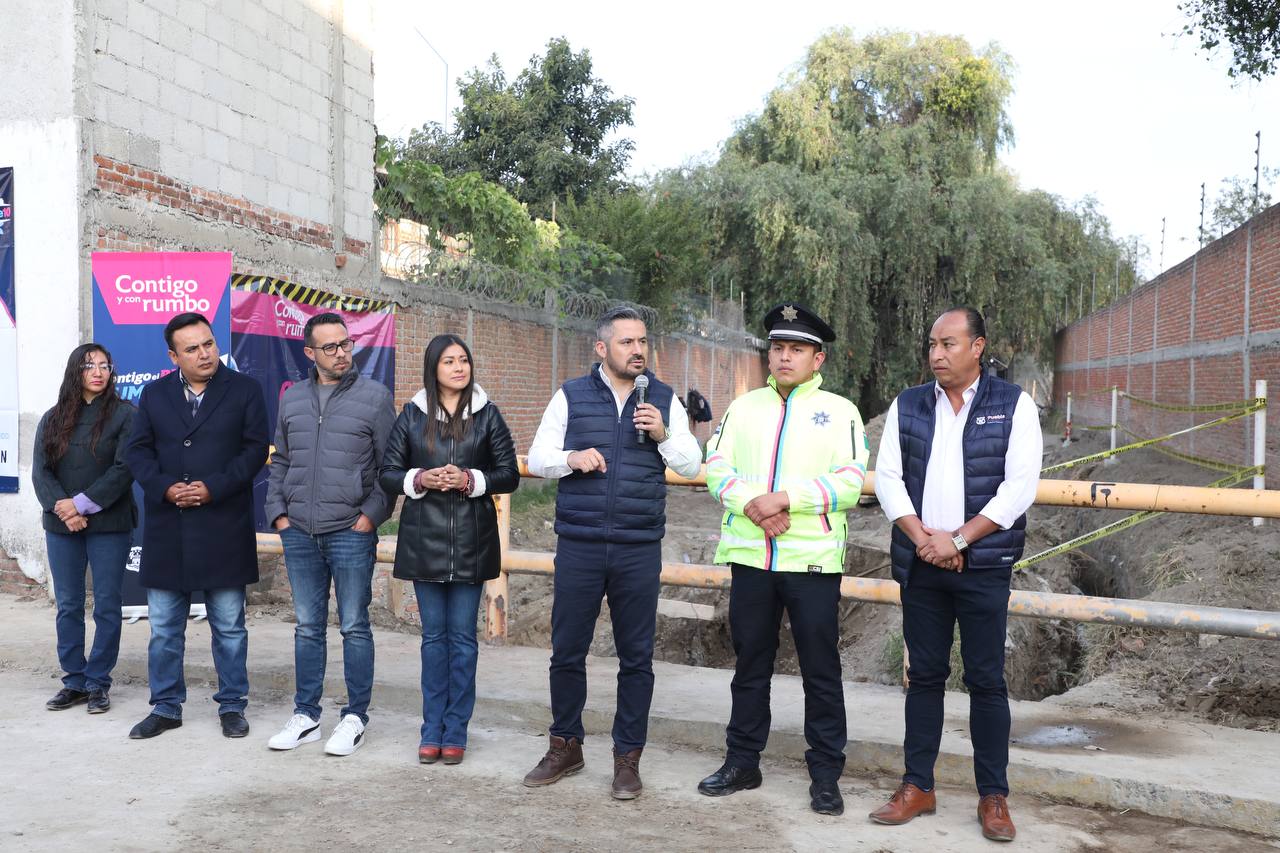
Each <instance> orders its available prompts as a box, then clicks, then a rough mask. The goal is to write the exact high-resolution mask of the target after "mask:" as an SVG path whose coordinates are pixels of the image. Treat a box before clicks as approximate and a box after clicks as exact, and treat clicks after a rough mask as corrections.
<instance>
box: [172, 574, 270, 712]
mask: <svg viewBox="0 0 1280 853" xmlns="http://www.w3.org/2000/svg"><path fill="white" fill-rule="evenodd" d="M204 606H205V611H206V612H207V613H208V614H209V628H210V630H211V632H212V634H213V637H212V645H213V667H214V669H216V670H217V671H218V692H217V693H215V694H213V701H215V702H217V703H218V713H219V714H230V713H231V712H233V711H240V712H242V713H243V711H244V709H245V707H246V706H247V705H248V704H249V670H248V667H247V665H246V662H247V658H248V655H249V632H248V631H246V630H245V627H244V587H242V586H232V587H224V588H222V589H206V590H204ZM190 612H191V593H189V592H178V591H176V590H172V589H149V590H147V619H148V620H149V621H150V622H151V642H150V644H149V645H148V646H147V679H148V680H149V681H150V682H151V704H152V706H153V707H152V709H151V711H152V713H154V714H157V715H159V716H161V717H168V718H169V719H171V720H181V719H182V703H183V702H185V701H187V682H186V679H185V678H183V672H182V659H183V656H184V654H185V653H186V647H187V616H188V615H189V614H190Z"/></svg>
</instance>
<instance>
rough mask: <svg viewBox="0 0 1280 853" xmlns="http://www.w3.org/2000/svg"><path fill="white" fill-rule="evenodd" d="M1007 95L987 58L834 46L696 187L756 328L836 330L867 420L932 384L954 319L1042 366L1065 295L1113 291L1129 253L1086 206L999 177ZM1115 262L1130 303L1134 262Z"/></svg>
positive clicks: (843, 373)
mask: <svg viewBox="0 0 1280 853" xmlns="http://www.w3.org/2000/svg"><path fill="white" fill-rule="evenodd" d="M1011 91H1012V85H1011V82H1010V62H1009V60H1008V58H1007V57H1005V56H1004V54H1002V53H1001V52H1000V51H999V50H998V49H997V48H995V47H994V46H992V47H988V48H986V49H984V50H983V51H981V52H974V51H973V50H972V49H971V48H970V47H969V46H968V44H967V43H966V42H965V41H964V40H963V39H959V38H955V37H949V36H932V35H911V34H906V33H879V34H875V35H872V36H869V37H867V38H864V39H861V40H858V39H855V38H854V37H853V35H852V34H851V33H850V32H849V31H847V30H840V31H834V32H830V33H827V34H826V35H824V36H822V37H821V38H820V39H819V40H818V41H817V42H816V43H815V44H814V45H813V46H812V47H810V49H809V51H808V54H807V56H806V59H805V61H804V62H803V63H802V65H801V67H800V68H799V70H798V71H797V72H795V73H794V74H793V75H792V76H791V77H790V78H789V79H788V80H786V81H785V82H784V83H783V85H782V86H780V87H779V88H778V89H776V90H775V91H774V92H772V93H771V94H770V95H769V97H768V99H767V101H766V104H765V107H764V109H763V111H762V112H761V114H760V115H759V116H757V117H754V118H752V119H750V120H748V121H746V122H745V123H744V124H743V125H742V126H741V128H740V129H739V131H738V132H737V133H736V134H735V135H734V136H733V137H732V138H731V139H730V140H729V142H728V143H727V144H726V146H725V151H724V153H723V155H722V157H721V158H720V160H719V161H718V162H717V163H716V164H715V165H714V166H711V167H707V168H704V169H702V170H698V171H697V172H696V173H695V174H693V175H692V176H691V177H690V180H692V181H693V182H695V183H696V184H697V185H699V187H700V190H701V194H702V197H703V198H705V199H706V203H707V210H708V216H709V218H710V221H711V223H712V228H713V262H714V263H715V264H716V265H717V266H718V267H719V268H727V269H728V270H730V274H732V275H733V276H734V277H735V279H736V280H737V281H738V282H739V283H740V284H741V286H742V287H743V289H744V293H745V297H746V301H747V304H748V306H749V310H748V316H755V317H758V316H760V315H761V313H762V312H763V311H764V310H765V309H766V308H767V307H768V306H769V305H770V304H772V303H774V302H776V301H777V300H778V299H780V298H784V297H786V298H793V299H797V300H800V301H804V302H807V303H809V304H810V305H812V306H813V307H814V308H815V309H816V310H818V311H819V312H822V313H824V314H826V315H828V316H829V317H830V318H831V319H832V321H833V325H834V326H835V327H836V329H837V330H838V332H839V338H840V339H839V341H838V342H837V344H836V346H835V348H834V352H833V353H832V356H831V358H830V359H829V361H828V365H830V367H829V368H828V372H829V374H830V378H831V380H832V381H833V382H834V384H835V385H836V387H839V388H841V389H842V390H844V391H846V392H847V393H850V394H851V396H853V397H854V398H855V399H858V400H859V402H860V403H861V404H862V405H864V406H865V407H866V408H867V409H868V410H869V411H872V412H874V411H879V410H881V409H882V408H883V407H884V406H885V405H887V402H888V401H889V400H891V399H892V398H893V396H894V395H896V394H897V392H898V391H899V390H901V389H902V388H903V387H904V386H906V385H910V384H914V383H916V382H919V381H921V380H922V379H923V378H925V376H926V375H927V374H926V373H925V371H924V370H923V365H924V360H923V334H922V333H923V332H925V331H927V329H928V327H929V325H930V323H931V321H932V319H933V317H934V316H935V315H936V314H937V313H938V312H939V311H941V310H943V309H944V308H946V307H947V306H949V305H953V304H958V303H967V304H973V305H975V306H977V307H978V308H979V309H980V310H982V311H983V312H984V313H985V314H986V315H987V316H988V320H989V329H990V330H991V332H992V337H993V344H994V345H995V348H994V349H995V351H996V352H1003V353H1004V354H1005V355H1006V356H1007V355H1008V354H1009V353H1010V352H1012V351H1026V350H1031V351H1034V352H1035V353H1036V354H1037V355H1039V356H1041V357H1048V356H1049V355H1050V353H1051V351H1052V342H1053V333H1054V330H1055V328H1056V327H1057V325H1058V323H1059V322H1060V321H1061V320H1062V319H1063V318H1064V316H1065V315H1066V314H1067V313H1068V312H1069V311H1070V312H1071V313H1073V314H1074V313H1076V312H1077V311H1079V310H1080V306H1079V302H1080V296H1079V292H1078V289H1077V290H1075V292H1073V286H1074V285H1077V284H1078V283H1079V282H1080V281H1082V280H1090V278H1091V275H1092V272H1093V271H1094V270H1096V271H1097V273H1098V275H1099V277H1102V276H1104V275H1105V276H1106V278H1105V279H1104V280H1105V281H1107V282H1111V281H1112V278H1113V268H1112V262H1113V261H1114V260H1115V259H1116V258H1118V257H1120V255H1121V253H1122V250H1121V248H1120V247H1119V246H1118V245H1117V244H1116V243H1115V241H1114V240H1113V239H1112V237H1111V235H1110V233H1109V231H1108V230H1107V228H1106V223H1105V220H1103V219H1102V218H1101V217H1100V216H1098V215H1097V214H1096V211H1095V210H1093V208H1092V206H1091V205H1084V206H1082V207H1081V208H1079V209H1071V208H1068V207H1067V206H1065V205H1064V204H1063V203H1062V202H1061V201H1059V200H1057V199H1055V198H1053V197H1051V196H1048V195H1045V194H1043V193H1026V192H1023V191H1021V190H1019V189H1018V187H1017V184H1016V181H1015V180H1014V179H1013V178H1012V177H1011V176H1010V175H1008V174H1007V173H1005V172H1004V171H1003V170H1002V169H1000V168H999V165H998V162H997V159H996V155H997V153H998V151H999V150H1000V148H1001V146H1003V145H1004V144H1006V143H1007V142H1008V141H1009V140H1010V139H1011V128H1010V127H1009V123H1008V120H1007V117H1006V115H1005V111H1004V104H1005V101H1006V100H1007V98H1008V96H1009V94H1010V92H1011ZM1121 260H1122V266H1123V288H1124V289H1128V287H1129V286H1131V285H1132V283H1133V281H1134V279H1135V275H1134V272H1133V267H1134V262H1135V260H1136V259H1134V258H1129V257H1126V258H1122V259H1121ZM1106 292H1107V293H1110V289H1108V290H1107V291H1106ZM1086 295H1088V294H1086ZM1100 304H1101V303H1100ZM1072 305H1074V306H1075V309H1074V310H1073V309H1072V307H1071V306H1072Z"/></svg>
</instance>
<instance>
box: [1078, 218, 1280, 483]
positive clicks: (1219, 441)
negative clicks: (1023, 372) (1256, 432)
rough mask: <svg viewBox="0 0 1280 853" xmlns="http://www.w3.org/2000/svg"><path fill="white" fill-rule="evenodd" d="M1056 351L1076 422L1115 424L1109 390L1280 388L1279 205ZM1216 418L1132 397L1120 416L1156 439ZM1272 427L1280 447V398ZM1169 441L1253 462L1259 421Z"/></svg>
mask: <svg viewBox="0 0 1280 853" xmlns="http://www.w3.org/2000/svg"><path fill="white" fill-rule="evenodd" d="M1246 274H1247V276H1248V280H1249V289H1248V300H1247V302H1246V299H1245V295H1246V290H1245V279H1246ZM1193 279H1194V304H1193V299H1192V297H1193V288H1192V283H1193ZM1131 314H1132V318H1133V319H1132V322H1133V333H1132V340H1130V336H1129V318H1130V315H1131ZM1246 324H1247V325H1246ZM1108 331H1110V345H1109V347H1108ZM1246 336H1247V338H1248V358H1247V359H1246V358H1245V346H1246V343H1245V341H1246ZM1054 351H1055V361H1056V370H1055V375H1054V401H1055V403H1056V405H1057V406H1058V408H1059V409H1064V408H1065V406H1066V397H1067V392H1071V394H1072V398H1073V400H1072V420H1073V421H1074V423H1075V425H1076V426H1079V425H1082V424H1106V423H1108V422H1109V421H1110V414H1111V413H1110V406H1111V403H1110V397H1109V395H1108V394H1106V393H1105V389H1107V388H1110V387H1111V386H1112V385H1115V386H1118V387H1119V388H1120V389H1122V390H1128V392H1129V393H1130V394H1132V395H1134V396H1136V397H1141V398H1145V399H1149V400H1151V399H1154V400H1158V401H1159V402H1162V403H1173V404H1187V403H1197V404H1205V403H1219V402H1230V401H1237V400H1244V399H1246V398H1248V397H1252V396H1253V383H1254V382H1255V381H1256V380H1259V379H1265V380H1267V383H1268V393H1269V395H1270V396H1273V397H1274V396H1277V395H1280V205H1276V206H1274V207H1271V208H1269V209H1268V210H1266V211H1264V212H1263V213H1261V214H1259V215H1258V216H1257V217H1255V218H1254V219H1253V220H1252V222H1251V223H1249V225H1248V226H1245V227H1242V228H1238V229H1236V230H1235V231H1233V232H1231V233H1230V234H1228V235H1227V236H1225V237H1223V238H1222V239H1220V240H1216V241H1214V242H1213V243H1210V244H1209V245H1208V246H1205V247H1204V248H1203V249H1201V250H1200V252H1199V253H1197V254H1196V255H1195V256H1194V257H1192V258H1188V259H1187V260H1185V261H1183V262H1182V263H1180V264H1178V265H1177V266H1175V267H1173V268H1171V269H1169V270H1166V271H1165V272H1164V273H1163V274H1161V275H1160V276H1159V277H1157V278H1155V279H1153V280H1152V281H1150V282H1148V283H1147V284H1145V285H1143V286H1142V287H1141V288H1139V289H1138V290H1136V291H1134V292H1133V293H1131V294H1129V295H1128V296H1126V297H1125V298H1123V299H1120V300H1118V301H1117V302H1115V303H1114V304H1113V305H1110V306H1107V307H1106V308H1102V309H1099V310H1098V311H1095V312H1094V313H1093V314H1090V315H1089V316H1087V317H1084V318H1082V319H1080V320H1078V321H1077V322H1075V323H1073V324H1071V325H1070V326H1068V327H1067V328H1065V329H1063V330H1062V331H1061V332H1059V333H1058V337H1057V340H1056V341H1055V346H1054ZM1108 356H1110V358H1111V366H1110V368H1108V366H1107V363H1106V362H1107V358H1108ZM1193 375H1194V382H1193V378H1192V377H1193ZM1099 392H1102V393H1099ZM1193 398H1194V399H1193ZM1215 417H1217V415H1216V414H1204V413H1183V412H1161V411H1153V410H1151V409H1148V408H1144V407H1140V406H1137V405H1134V404H1131V403H1124V402H1122V403H1121V407H1120V413H1119V421H1120V423H1121V424H1122V425H1124V426H1126V427H1128V428H1129V429H1131V430H1133V431H1134V432H1137V433H1139V434H1141V435H1143V436H1150V437H1154V436H1158V435H1163V434H1167V433H1170V432H1173V431H1175V430H1179V429H1184V428H1186V427H1188V426H1191V425H1193V424H1196V423H1202V422H1204V421H1207V420H1211V419H1213V418H1215ZM1267 436H1268V439H1267V453H1268V456H1271V455H1272V454H1273V453H1275V452H1276V451H1277V450H1280V405H1273V406H1271V407H1269V408H1268V411H1267ZM1170 446H1171V447H1174V448H1175V449H1178V450H1182V451H1184V452H1190V453H1194V454H1196V455H1198V456H1205V457H1209V458H1213V459H1219V460H1222V461H1227V462H1231V463H1234V464H1252V458H1253V457H1252V454H1253V438H1252V425H1251V419H1242V420H1239V421H1235V422H1233V423H1230V424H1227V425H1225V426H1221V427H1215V428H1213V429H1210V430H1204V431H1200V432H1197V433H1193V434H1192V435H1190V436H1187V437H1184V438H1180V439H1177V440H1175V441H1174V442H1172V443H1171V444H1170Z"/></svg>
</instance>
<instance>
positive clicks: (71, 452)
mask: <svg viewBox="0 0 1280 853" xmlns="http://www.w3.org/2000/svg"><path fill="white" fill-rule="evenodd" d="M101 411H102V398H101V397H98V398H97V399H95V400H94V401H93V402H92V403H89V404H88V405H86V406H85V407H84V408H83V409H81V410H80V421H79V422H78V423H77V424H76V427H75V429H74V430H73V431H72V433H71V441H70V443H69V444H68V445H67V450H66V452H65V453H63V454H62V456H61V457H60V458H58V459H49V458H48V457H47V456H46V455H45V452H44V439H45V431H46V430H47V428H48V424H49V416H50V415H51V414H53V409H50V410H49V411H47V412H45V413H44V417H42V418H40V424H39V426H37V427H36V443H35V450H34V452H33V453H32V457H31V484H32V485H33V486H34V487H35V491H36V499H37V500H39V501H40V506H41V507H43V509H44V515H43V518H42V519H41V521H42V522H43V524H44V529H45V530H47V531H49V532H50V533H71V531H70V530H68V529H67V526H66V525H65V524H63V523H62V519H60V518H58V516H56V515H54V513H53V505H54V504H56V503H57V502H58V501H60V500H63V499H65V498H72V497H75V496H76V495H78V494H80V493H81V492H84V494H85V496H86V497H87V498H89V500H91V501H93V502H94V503H96V504H97V505H98V506H100V507H102V509H101V511H99V512H95V513H93V514H92V515H90V516H88V520H89V526H88V527H86V528H85V529H84V532H85V533H126V532H128V531H131V530H133V526H134V525H135V524H136V523H137V520H138V508H137V507H136V506H135V505H134V503H133V475H132V474H130V473H129V468H128V466H127V465H125V461H124V451H125V446H126V445H127V443H128V441H129V431H130V429H131V428H132V426H133V416H134V413H135V411H136V410H135V409H134V408H133V406H132V405H131V404H129V403H127V402H125V401H124V400H121V401H120V402H119V403H117V404H116V409H115V411H114V412H112V413H111V418H110V420H108V421H107V423H106V424H105V425H104V426H103V428H102V435H101V436H99V437H98V443H97V445H94V446H92V447H91V446H90V445H92V443H93V427H94V424H95V423H97V421H98V413H99V412H101Z"/></svg>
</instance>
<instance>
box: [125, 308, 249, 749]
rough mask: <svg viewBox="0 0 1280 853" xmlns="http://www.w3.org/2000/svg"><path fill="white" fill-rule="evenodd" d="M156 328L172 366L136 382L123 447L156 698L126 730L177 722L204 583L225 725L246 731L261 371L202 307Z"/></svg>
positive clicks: (137, 733)
mask: <svg viewBox="0 0 1280 853" xmlns="http://www.w3.org/2000/svg"><path fill="white" fill-rule="evenodd" d="M164 335H165V342H166V343H167V344H168V346H169V358H170V359H172V360H173V363H174V365H175V366H176V367H177V369H176V370H174V371H173V372H172V373H169V374H167V375H166V376H164V377H162V378H160V379H158V380H156V381H155V382H153V383H152V384H151V385H149V386H147V388H146V389H144V390H143V392H142V397H141V399H140V400H139V403H138V414H137V416H136V417H135V418H134V421H133V434H132V436H131V437H130V440H129V448H128V450H127V452H126V460H127V462H128V465H129V469H130V470H131V471H132V472H133V476H134V478H135V479H136V480H137V481H138V483H139V484H140V485H141V486H142V491H143V496H144V501H143V503H144V506H145V509H146V518H145V521H144V523H143V532H142V566H141V576H140V581H141V583H142V586H143V587H145V588H146V590H147V617H148V619H149V620H150V623H151V642H150V645H149V646H148V649H147V674H148V679H149V681H150V683H151V705H152V709H151V714H150V715H148V716H147V718H146V719H144V720H143V721H142V722H140V723H138V724H137V725H136V726H134V727H133V730H132V731H131V732H129V737H131V738H149V737H155V736H156V735H158V734H160V733H161V732H164V731H166V730H168V729H176V728H177V727H179V726H181V725H182V703H183V702H185V701H186V698H187V689H186V683H185V681H184V679H183V672H182V669H183V652H184V649H185V644H186V625H187V616H188V613H189V612H190V607H191V594H192V593H193V592H196V591H200V592H202V593H203V594H204V601H205V609H206V611H207V613H208V618H209V627H210V629H211V630H212V633H213V664H214V667H215V668H216V669H217V671H218V692H217V693H215V694H214V697H213V699H214V701H215V702H217V703H218V715H219V718H220V719H221V721H222V733H223V734H224V735H226V736H227V737H244V736H245V735H246V734H248V733H249V723H248V722H247V721H246V720H245V717H244V709H245V707H246V705H247V704H248V694H249V674H248V669H247V666H246V657H247V654H248V649H249V639H248V632H247V631H246V630H245V624H244V595H245V587H246V586H247V585H249V584H251V583H255V582H257V580H258V555H257V546H256V541H255V538H256V536H255V529H254V521H253V478H254V475H255V474H256V473H257V472H258V471H259V470H260V469H261V468H262V466H263V464H264V463H265V462H266V459H267V447H268V441H269V439H268V426H267V411H266V406H265V404H264V402H263V398H262V389H261V387H260V386H259V385H258V383H257V381H255V380H253V379H251V378H250V377H248V376H245V375H243V374H241V373H237V372H236V371H234V370H232V369H230V368H229V367H227V366H225V365H224V364H222V363H221V362H220V361H219V359H218V344H217V342H216V341H215V340H214V337H213V330H212V328H211V327H210V326H209V321H208V320H206V319H205V318H204V317H203V316H201V315H200V314H194V313H189V314H179V315H178V316H176V317H174V318H173V319H172V320H171V321H169V324H168V325H167V326H165V331H164Z"/></svg>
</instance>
